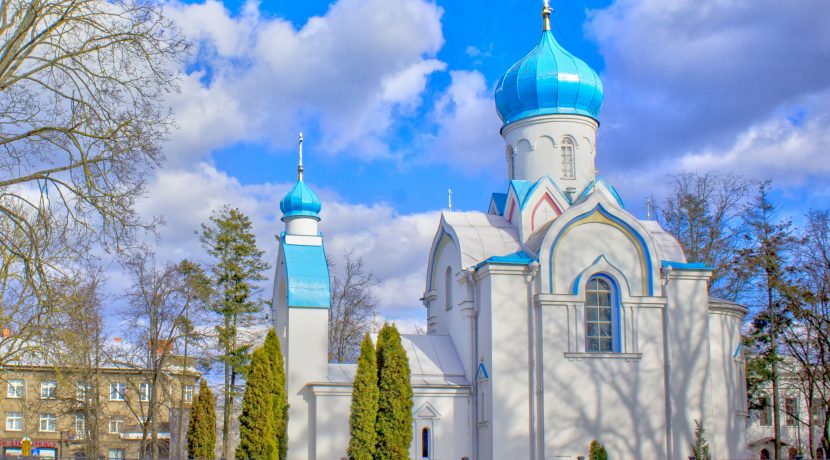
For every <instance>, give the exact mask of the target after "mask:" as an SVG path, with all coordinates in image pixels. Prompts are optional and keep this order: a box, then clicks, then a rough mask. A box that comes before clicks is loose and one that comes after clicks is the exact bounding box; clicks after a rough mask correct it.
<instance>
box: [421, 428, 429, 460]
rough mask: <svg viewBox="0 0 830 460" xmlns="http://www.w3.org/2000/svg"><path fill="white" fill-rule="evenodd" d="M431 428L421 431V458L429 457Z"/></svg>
mask: <svg viewBox="0 0 830 460" xmlns="http://www.w3.org/2000/svg"><path fill="white" fill-rule="evenodd" d="M429 447H430V446H429V428H424V429H422V430H421V458H422V459H428V458H430V457H429Z"/></svg>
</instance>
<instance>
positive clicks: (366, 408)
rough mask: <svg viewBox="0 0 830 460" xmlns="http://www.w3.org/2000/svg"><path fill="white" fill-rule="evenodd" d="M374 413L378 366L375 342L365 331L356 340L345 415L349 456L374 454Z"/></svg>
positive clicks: (352, 459)
mask: <svg viewBox="0 0 830 460" xmlns="http://www.w3.org/2000/svg"><path fill="white" fill-rule="evenodd" d="M377 416H378V367H377V356H376V355H375V346H374V345H373V344H372V339H371V338H370V337H369V334H368V333H366V334H365V335H364V336H363V342H362V343H361V344H360V357H359V358H358V359H357V373H356V374H355V377H354V384H353V385H352V407H351V417H350V418H349V435H350V439H349V460H372V459H373V458H374V455H375V447H376V446H375V444H376V443H377V433H375V422H376V421H377Z"/></svg>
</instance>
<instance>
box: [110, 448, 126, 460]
mask: <svg viewBox="0 0 830 460" xmlns="http://www.w3.org/2000/svg"><path fill="white" fill-rule="evenodd" d="M124 458H125V456H124V449H110V450H109V452H107V459H109V460H124Z"/></svg>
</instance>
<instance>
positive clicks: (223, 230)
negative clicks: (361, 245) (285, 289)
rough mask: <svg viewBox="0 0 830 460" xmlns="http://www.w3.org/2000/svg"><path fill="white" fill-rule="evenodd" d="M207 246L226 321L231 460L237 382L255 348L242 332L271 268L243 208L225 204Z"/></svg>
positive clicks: (204, 236) (226, 435)
mask: <svg viewBox="0 0 830 460" xmlns="http://www.w3.org/2000/svg"><path fill="white" fill-rule="evenodd" d="M199 240H200V241H201V243H202V247H204V248H205V250H206V251H207V252H208V254H210V255H211V256H212V257H213V258H214V263H213V266H212V267H211V272H212V275H213V283H214V285H215V288H216V297H215V299H214V301H213V302H212V305H211V308H212V309H213V311H214V312H216V313H217V314H218V315H219V317H220V324H219V325H217V326H216V330H217V332H218V341H219V344H218V345H219V350H220V355H219V360H220V361H221V362H222V364H223V366H224V374H225V384H224V388H223V393H224V394H223V396H224V398H223V401H224V403H225V404H224V408H223V409H224V410H223V414H222V421H223V424H222V456H223V457H225V458H231V457H232V456H233V450H232V449H231V414H232V413H233V407H234V403H235V401H236V398H237V396H238V394H237V392H236V386H237V384H238V382H237V380H238V379H239V377H240V374H244V372H245V367H246V365H247V364H248V361H249V358H250V356H249V348H250V347H249V346H248V345H246V344H244V343H241V342H240V340H239V334H238V330H239V328H240V327H243V326H245V325H246V323H247V322H249V320H251V319H252V318H253V315H254V314H255V313H257V312H258V311H259V310H260V307H261V305H260V303H259V302H258V301H257V300H256V299H255V298H254V294H255V291H256V284H255V283H256V282H257V281H262V280H264V279H265V277H264V276H263V274H262V272H263V271H264V270H266V269H267V268H268V264H267V263H265V262H263V261H262V254H263V251H260V250H259V249H258V248H257V245H256V237H255V236H254V232H253V230H252V228H251V221H250V219H248V217H247V216H246V215H245V214H243V213H242V212H240V211H239V210H238V209H234V208H230V207H228V206H225V207H224V208H222V210H221V211H219V212H217V213H215V214H214V215H212V216H211V217H210V223H209V224H202V232H201V235H200V237H199Z"/></svg>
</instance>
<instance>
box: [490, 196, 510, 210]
mask: <svg viewBox="0 0 830 460" xmlns="http://www.w3.org/2000/svg"><path fill="white" fill-rule="evenodd" d="M490 203H491V204H494V205H496V212H498V213H499V215H504V205H505V204H507V194H506V193H494V194H493V195H491V196H490Z"/></svg>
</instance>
